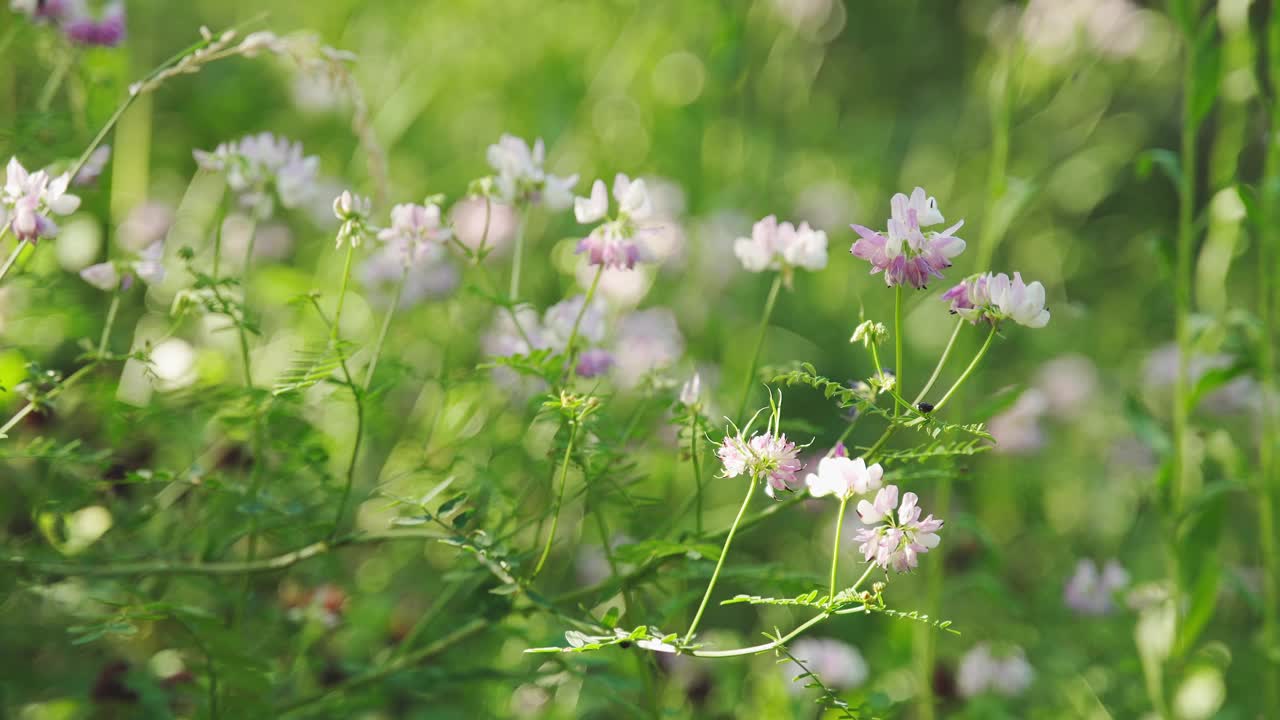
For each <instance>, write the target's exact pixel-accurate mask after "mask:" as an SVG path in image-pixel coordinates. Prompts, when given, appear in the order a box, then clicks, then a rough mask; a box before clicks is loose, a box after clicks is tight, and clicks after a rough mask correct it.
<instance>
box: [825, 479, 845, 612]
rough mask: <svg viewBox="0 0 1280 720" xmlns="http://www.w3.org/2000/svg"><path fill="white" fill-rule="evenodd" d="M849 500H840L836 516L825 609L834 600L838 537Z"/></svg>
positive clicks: (838, 557) (838, 553)
mask: <svg viewBox="0 0 1280 720" xmlns="http://www.w3.org/2000/svg"><path fill="white" fill-rule="evenodd" d="M848 504H849V498H847V497H843V498H840V514H839V515H837V516H836V539H835V542H834V543H833V544H832V546H831V584H830V585H828V586H827V607H828V608H830V607H831V606H832V605H834V604H835V600H836V568H837V567H838V566H839V565H840V535H841V534H842V533H843V532H844V509H845V506H846V505H848Z"/></svg>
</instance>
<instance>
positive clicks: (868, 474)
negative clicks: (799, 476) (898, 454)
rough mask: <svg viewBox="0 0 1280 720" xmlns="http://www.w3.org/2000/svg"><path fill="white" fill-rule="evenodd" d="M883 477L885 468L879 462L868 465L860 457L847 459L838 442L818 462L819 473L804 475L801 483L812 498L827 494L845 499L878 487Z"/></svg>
mask: <svg viewBox="0 0 1280 720" xmlns="http://www.w3.org/2000/svg"><path fill="white" fill-rule="evenodd" d="M883 477H884V468H882V467H880V463H875V464H873V465H871V466H869V467H868V466H867V463H866V461H865V460H863V459H862V458H856V459H850V458H849V453H848V451H847V450H845V447H844V444H843V443H840V444H837V445H836V447H835V451H834V452H833V453H832V454H831V455H830V456H828V457H824V458H822V459H821V460H819V461H818V472H817V473H809V474H808V475H807V476H805V479H804V483H805V485H807V486H808V488H809V494H810V495H812V496H814V497H826V496H828V495H830V496H832V497H834V498H836V499H837V500H841V501H846V500H849V499H850V498H853V497H855V496H858V495H868V494H870V493H873V492H875V491H876V490H879V489H880V486H881V485H882V484H883V483H882V478H883Z"/></svg>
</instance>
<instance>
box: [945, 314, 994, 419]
mask: <svg viewBox="0 0 1280 720" xmlns="http://www.w3.org/2000/svg"><path fill="white" fill-rule="evenodd" d="M995 336H996V325H995V324H994V323H992V325H991V332H989V333H987V340H986V342H984V343H982V347H981V348H979V349H978V354H977V355H974V356H973V360H971V361H969V366H968V367H966V368H965V369H964V372H963V373H961V374H960V377H958V378H956V381H955V384H953V385H952V386H951V389H950V390H947V394H946V395H943V396H942V399H941V400H939V401H938V404H937V405H935V406H934V407H933V411H934V412H937V411H939V410H941V409H942V408H943V406H944V405H946V404H947V401H948V400H950V399H951V396H952V395H954V394H955V392H956V390H959V389H960V386H961V385H963V384H964V381H965V380H968V379H969V376H970V375H972V374H973V370H974V368H976V367H978V363H979V362H981V361H982V358H983V356H984V355H986V354H987V350H988V349H989V348H990V347H991V341H992V340H993V339H994V338H995Z"/></svg>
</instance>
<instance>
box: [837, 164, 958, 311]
mask: <svg viewBox="0 0 1280 720" xmlns="http://www.w3.org/2000/svg"><path fill="white" fill-rule="evenodd" d="M890 211H891V213H892V217H890V218H889V222H888V230H887V231H886V232H885V233H883V234H882V233H879V232H876V231H874V230H871V229H870V228H867V227H864V226H862V225H853V226H852V227H853V229H854V231H855V232H857V233H858V235H859V236H860V238H861V239H859V240H858V241H857V242H855V243H854V244H853V247H852V248H850V250H849V252H851V253H853V255H854V257H858V258H862V259H863V260H866V261H867V262H870V263H871V274H873V275H874V274H875V273H878V272H884V281H885V284H886V285H888V286H890V287H893V286H896V285H903V284H906V285H910V286H911V287H914V288H917V289H919V288H923V287H925V285H926V284H928V282H929V278H930V277H931V276H932V277H937V278H941V277H942V271H943V270H945V269H947V268H949V267H951V258H954V257H955V256H957V255H959V254H960V253H962V252H964V248H965V242H964V240H961V239H960V238H958V237H956V236H955V235H953V233H955V231H957V230H959V229H960V227H961V226H962V225H964V221H963V220H961V221H960V222H958V223H956V224H955V225H952V226H951V227H949V228H947V229H946V230H943V231H942V232H934V231H928V232H926V231H924V230H923V228H927V227H932V226H934V225H940V224H942V223H943V222H945V221H944V220H943V218H942V213H941V212H940V211H939V210H938V201H937V200H935V199H934V198H932V197H929V196H928V195H927V194H926V193H925V191H924V188H919V187H918V188H916V189H915V190H914V191H912V193H911V197H910V198H908V197H907V196H906V195H904V194H902V193H898V194H897V195H894V196H893V199H892V200H891V201H890Z"/></svg>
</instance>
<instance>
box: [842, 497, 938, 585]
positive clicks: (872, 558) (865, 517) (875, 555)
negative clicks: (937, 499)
mask: <svg viewBox="0 0 1280 720" xmlns="http://www.w3.org/2000/svg"><path fill="white" fill-rule="evenodd" d="M918 501H919V498H918V497H917V496H916V494H915V493H913V492H908V493H905V494H903V496H902V505H901V506H899V505H898V486H897V485H889V486H888V487H884V488H881V489H880V492H878V493H876V497H875V501H874V502H868V501H866V500H862V501H860V502H858V516H859V517H860V518H861V519H862V522H863V524H865V525H867V526H868V527H864V528H861V529H859V530H858V532H857V534H856V535H855V536H854V539H855V540H857V541H858V542H860V543H862V544H861V546H859V548H858V549H859V550H860V551H861V552H862V555H863V558H864V559H866V560H867V561H868V562H874V563H875V564H877V565H879V566H880V567H882V568H885V569H886V570H887V569H889V568H890V567H892V568H893V569H894V570H896V571H898V572H907V571H909V570H912V569H913V568H915V567H916V566H917V565H919V555H920V554H921V553H926V552H929V550H930V549H932V548H935V547H937V546H938V542H939V541H940V540H941V538H939V537H938V534H937V532H938V530H940V529H941V528H942V520H938V519H935V518H934V517H933V515H929V516H928V517H926V518H924V519H923V520H921V519H920V507H919V505H917V504H916V503H917V502H918ZM894 508H897V513H896V515H895V513H894Z"/></svg>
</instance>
